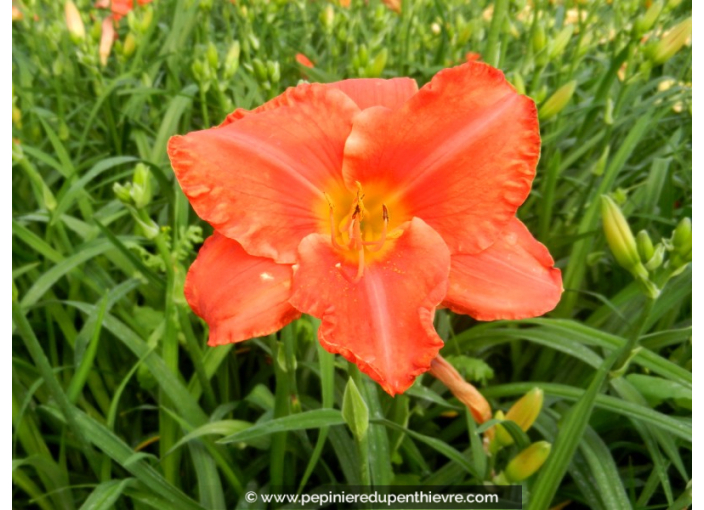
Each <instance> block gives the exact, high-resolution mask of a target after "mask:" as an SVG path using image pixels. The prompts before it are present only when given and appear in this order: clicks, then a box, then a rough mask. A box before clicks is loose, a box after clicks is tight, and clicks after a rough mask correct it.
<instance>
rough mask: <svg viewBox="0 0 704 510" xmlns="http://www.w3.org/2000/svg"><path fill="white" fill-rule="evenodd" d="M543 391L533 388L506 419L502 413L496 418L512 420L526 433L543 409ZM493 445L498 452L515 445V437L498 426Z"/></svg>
mask: <svg viewBox="0 0 704 510" xmlns="http://www.w3.org/2000/svg"><path fill="white" fill-rule="evenodd" d="M543 399H544V395H543V390H542V389H540V388H533V389H532V390H530V391H529V392H528V393H526V394H525V395H523V396H522V397H521V398H520V399H518V400H517V401H516V402H515V403H514V404H513V405H512V406H511V408H510V409H509V410H508V412H507V413H506V416H505V417H504V415H503V413H501V411H497V413H496V415H495V416H494V417H495V418H496V419H497V420H504V419H505V420H510V421H512V422H514V423H515V424H516V425H518V426H519V427H521V430H523V431H524V432H525V431H527V430H528V429H530V428H531V426H532V425H533V423H535V420H536V418H538V415H539V414H540V409H541V408H542V407H543ZM492 443H495V445H493V448H494V451H498V450H499V449H500V448H502V447H504V446H509V445H512V444H513V436H512V435H511V434H509V433H508V431H507V430H506V429H505V428H504V427H502V426H501V425H496V427H495V433H494V439H493V441H492Z"/></svg>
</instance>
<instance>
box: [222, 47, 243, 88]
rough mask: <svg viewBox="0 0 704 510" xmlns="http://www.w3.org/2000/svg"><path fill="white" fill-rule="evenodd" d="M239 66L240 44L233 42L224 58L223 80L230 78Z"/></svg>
mask: <svg viewBox="0 0 704 510" xmlns="http://www.w3.org/2000/svg"><path fill="white" fill-rule="evenodd" d="M239 66H240V42H239V41H235V42H233V43H232V44H231V45H230V49H229V50H227V55H226V56H225V69H224V71H223V75H224V77H225V79H228V78H232V77H233V76H234V75H235V73H236V72H237V69H238V68H239Z"/></svg>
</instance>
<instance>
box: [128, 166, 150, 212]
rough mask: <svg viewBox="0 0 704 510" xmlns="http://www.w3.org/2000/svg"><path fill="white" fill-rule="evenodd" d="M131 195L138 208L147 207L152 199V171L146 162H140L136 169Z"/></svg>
mask: <svg viewBox="0 0 704 510" xmlns="http://www.w3.org/2000/svg"><path fill="white" fill-rule="evenodd" d="M131 195H132V200H133V201H134V205H135V207H137V209H141V208H143V207H146V206H147V205H149V204H150V203H151V201H152V179H151V172H150V171H149V167H147V165H145V164H144V163H139V164H138V165H137V166H136V167H135V169H134V175H133V177H132V190H131Z"/></svg>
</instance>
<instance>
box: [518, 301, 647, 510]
mask: <svg viewBox="0 0 704 510" xmlns="http://www.w3.org/2000/svg"><path fill="white" fill-rule="evenodd" d="M648 301H650V303H648V304H646V306H644V307H643V309H642V311H641V314H640V317H639V318H638V320H637V321H636V322H634V323H633V328H632V330H631V335H630V336H629V338H628V341H627V342H626V343H625V344H624V345H623V346H622V347H621V348H620V349H617V350H614V351H613V352H612V353H611V354H610V355H609V356H608V357H607V358H606V359H605V360H604V361H603V363H602V364H601V366H600V367H599V368H598V369H597V371H596V374H594V378H593V379H592V381H591V383H590V384H589V387H588V388H587V390H586V391H585V392H584V395H583V396H582V398H581V399H580V400H579V401H578V402H577V403H576V404H575V405H574V406H573V407H572V408H571V409H570V410H569V411H568V412H567V413H566V414H565V415H564V419H563V422H562V426H561V427H560V432H559V433H558V434H557V437H556V438H555V445H554V448H553V451H552V454H551V455H550V457H549V458H548V461H547V463H546V464H545V466H544V467H543V468H542V469H541V471H540V476H539V477H538V480H537V481H536V483H535V486H534V488H533V494H532V497H531V500H530V503H529V506H528V510H544V509H545V508H548V507H549V506H550V504H551V502H552V499H553V498H554V497H555V494H556V493H557V489H558V487H559V485H560V482H561V481H562V479H563V477H564V476H565V473H566V472H567V468H568V467H569V464H570V462H571V461H572V457H573V456H574V453H575V452H576V451H577V448H578V447H579V444H580V442H581V440H582V436H583V435H584V432H585V430H586V428H587V425H588V424H589V419H590V418H591V414H592V411H593V410H594V407H595V403H596V398H597V396H598V395H599V394H600V393H601V392H602V391H603V389H604V387H605V384H604V383H605V382H606V380H607V378H608V376H609V373H610V372H611V369H612V367H613V366H614V365H615V364H616V363H617V362H618V361H619V360H621V359H624V357H626V359H627V357H628V355H629V354H630V352H631V351H632V350H633V348H634V347H635V345H637V342H638V339H639V338H640V334H641V331H642V328H643V324H645V323H646V322H647V319H648V315H649V314H650V310H651V308H652V305H653V301H654V300H652V299H649V300H648Z"/></svg>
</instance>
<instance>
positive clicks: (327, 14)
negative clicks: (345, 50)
mask: <svg viewBox="0 0 704 510" xmlns="http://www.w3.org/2000/svg"><path fill="white" fill-rule="evenodd" d="M320 23H321V24H322V25H323V28H325V29H327V30H328V31H330V30H332V26H333V23H335V10H334V9H333V8H332V5H330V4H328V5H327V6H326V7H325V9H323V10H322V11H321V12H320Z"/></svg>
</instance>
